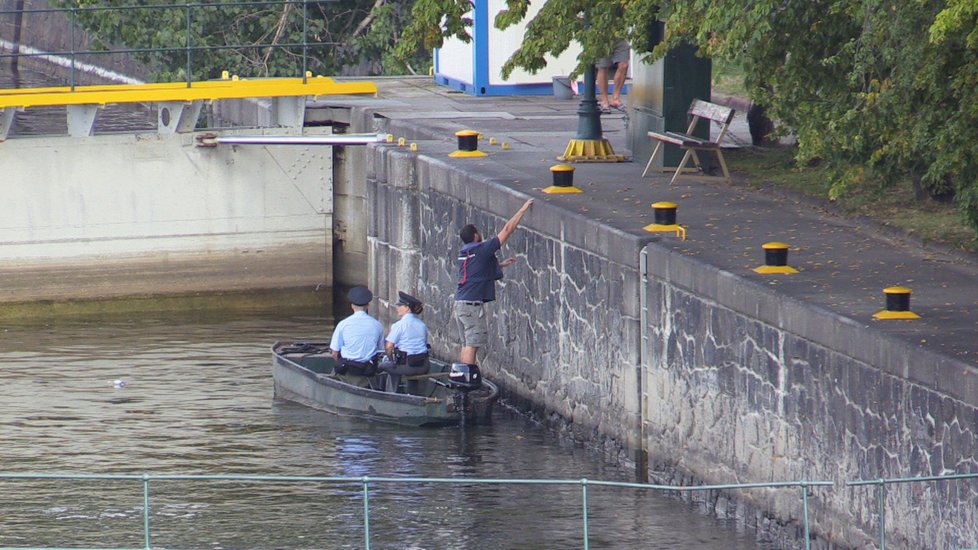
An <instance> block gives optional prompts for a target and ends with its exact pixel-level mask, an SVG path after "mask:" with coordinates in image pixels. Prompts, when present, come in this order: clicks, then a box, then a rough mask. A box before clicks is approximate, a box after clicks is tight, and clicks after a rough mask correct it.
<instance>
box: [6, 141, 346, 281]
mask: <svg viewBox="0 0 978 550" xmlns="http://www.w3.org/2000/svg"><path fill="white" fill-rule="evenodd" d="M304 131H305V133H307V134H324V133H329V128H306V129H305V130H304ZM262 132H264V133H267V134H274V135H283V134H287V133H290V132H293V133H294V131H292V130H287V129H281V128H275V129H266V130H247V131H244V130H240V131H233V132H232V131H229V132H222V135H226V134H239V135H242V134H246V135H257V134H261V133H262ZM332 187H333V181H332V148H331V147H326V146H296V145H292V146H284V145H282V146H262V145H249V146H227V145H221V146H218V147H216V148H202V147H196V146H195V144H194V135H180V134H177V135H158V134H139V135H131V134H126V135H97V136H92V137H87V138H72V137H44V138H20V139H11V140H8V141H6V142H0V261H4V262H17V263H25V262H26V263H30V262H32V261H48V260H93V261H94V260H96V259H98V258H117V257H132V256H149V257H153V256H163V255H166V254H171V253H177V254H184V253H186V254H200V253H214V252H235V251H255V250H260V249H262V248H265V247H281V246H287V245H293V244H295V245H298V244H303V245H309V244H319V245H321V246H322V247H324V248H326V249H327V252H328V248H329V247H330V246H331V244H332V212H333V203H332V191H333V190H332ZM326 258H329V254H328V253H327V254H326Z"/></svg>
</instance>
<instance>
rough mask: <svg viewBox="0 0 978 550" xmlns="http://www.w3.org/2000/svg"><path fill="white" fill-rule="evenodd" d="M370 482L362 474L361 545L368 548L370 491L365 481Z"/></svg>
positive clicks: (367, 549)
mask: <svg viewBox="0 0 978 550" xmlns="http://www.w3.org/2000/svg"><path fill="white" fill-rule="evenodd" d="M369 482H370V478H369V477H368V476H363V547H364V548H365V549H366V550H370V491H369V490H368V489H367V483H369Z"/></svg>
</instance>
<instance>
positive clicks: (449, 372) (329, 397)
mask: <svg viewBox="0 0 978 550" xmlns="http://www.w3.org/2000/svg"><path fill="white" fill-rule="evenodd" d="M272 357H273V360H272V377H273V378H274V381H275V397H276V398H278V399H285V400H287V401H293V402H296V403H300V404H302V405H306V406H308V407H312V408H314V409H319V410H323V411H327V412H331V413H336V414H342V415H349V416H361V417H364V418H368V419H371V420H378V421H382V422H392V423H396V424H404V425H409V426H439V425H451V424H463V425H464V424H488V423H489V422H490V421H491V419H492V407H493V404H494V403H495V402H496V399H497V398H498V397H499V388H498V387H497V386H496V385H495V384H494V383H492V382H491V381H489V380H486V379H484V378H481V376H480V375H478V373H477V371H476V372H475V373H473V372H471V371H470V370H469V367H471V366H470V365H464V364H449V363H445V362H442V361H437V360H434V359H432V360H431V370H430V372H429V373H428V374H425V375H420V376H405V377H403V378H404V380H405V382H406V383H405V385H404V386H405V389H404V391H405V393H393V392H388V391H383V388H384V383H383V380H380V378H382V377H351V376H349V375H337V374H334V373H333V367H334V366H335V365H336V361H335V360H334V359H333V357H332V356H331V355H330V352H329V344H328V343H326V342H309V341H279V342H276V343H275V344H274V345H272ZM375 388H378V389H375Z"/></svg>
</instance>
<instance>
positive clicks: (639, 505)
mask: <svg viewBox="0 0 978 550" xmlns="http://www.w3.org/2000/svg"><path fill="white" fill-rule="evenodd" d="M330 325H331V319H329V318H327V317H324V316H322V315H318V314H316V313H315V312H313V313H306V314H303V315H274V314H271V315H250V316H247V317H231V318H224V317H204V318H199V317H198V316H191V315H188V316H184V317H181V316H169V317H166V318H147V317H140V318H133V319H108V320H107V319H94V320H88V321H84V320H80V321H58V322H54V323H51V324H43V325H37V324H35V325H31V324H21V325H11V324H8V325H7V326H4V327H3V328H2V332H0V364H2V365H3V367H2V368H3V376H4V384H3V386H2V390H0V391H2V392H3V399H2V401H0V434H2V440H3V445H2V446H0V462H2V464H3V466H2V469H3V471H5V472H31V473H43V472H47V473H125V474H133V473H135V474H139V473H143V472H147V473H152V474H216V473H227V474H233V473H237V474H260V475H289V476H364V475H367V476H373V477H378V476H381V477H383V476H389V477H407V476H410V477H439V478H440V477H477V478H492V479H507V478H508V479H513V478H523V479H530V478H551V479H580V478H585V477H586V478H589V479H606V480H621V481H629V480H630V473H629V472H626V471H622V470H620V469H618V468H616V467H614V466H612V465H608V464H605V463H603V462H601V461H600V460H598V459H597V458H596V457H595V456H594V455H593V454H591V453H590V452H588V451H585V450H582V449H578V448H574V447H568V446H562V445H559V444H558V443H557V442H555V441H554V440H553V438H552V436H551V435H550V434H549V433H548V432H546V431H545V430H543V429H541V428H540V427H539V426H537V425H535V424H533V423H531V422H529V421H528V420H526V419H525V418H523V417H521V416H519V415H517V414H514V413H512V412H509V411H507V410H505V409H502V408H501V409H500V410H497V415H496V421H495V423H494V424H493V425H491V426H484V427H475V428H470V429H468V430H465V431H464V432H463V431H460V430H458V429H456V428H445V429H406V428H402V427H396V426H388V425H384V424H375V423H370V422H366V421H363V420H360V419H356V418H347V417H342V416H335V415H330V414H328V413H323V412H320V411H315V410H312V409H309V408H306V407H302V406H298V405H294V404H291V403H287V402H280V401H276V400H274V399H273V397H272V380H271V356H270V352H269V346H270V344H271V343H272V342H273V341H274V340H276V339H279V338H292V337H295V338H306V339H314V338H322V337H323V336H324V335H325V334H327V333H328V331H329V326H330ZM116 380H124V381H125V382H126V383H125V385H124V386H122V387H119V386H118V384H116V383H115V381H116ZM141 490H142V486H141V482H139V481H138V480H135V481H92V480H76V481H70V482H53V481H21V480H16V481H13V480H7V481H0V495H3V496H2V497H0V525H2V527H0V546H35V547H36V546H66V545H68V546H77V547H81V546H91V547H120V546H127V547H137V546H142V545H143V541H142V492H141ZM151 493H152V500H151V510H152V527H153V536H154V538H153V545H154V546H165V547H180V548H208V547H209V548H228V547H248V548H322V547H328V548H360V547H362V546H363V543H364V541H363V520H364V518H363V503H362V487H361V486H360V485H359V484H357V483H339V484H337V483H332V484H328V483H302V484H298V483H284V482H283V483H278V482H276V483H261V484H259V483H254V482H243V481H235V482H230V481H193V482H190V481H154V482H153V483H152V485H151ZM589 499H590V502H591V506H590V509H589V518H590V533H591V536H590V539H589V540H590V544H591V547H592V548H635V547H650V546H652V547H656V548H673V547H696V548H707V549H709V548H725V549H730V548H734V549H736V548H757V547H758V546H757V544H756V543H755V542H754V541H753V540H751V537H750V536H748V535H743V534H739V533H737V532H736V530H735V529H733V528H731V527H730V526H725V525H723V524H721V523H720V522H718V521H717V520H714V519H711V518H708V517H705V516H702V515H699V514H697V513H695V512H693V511H691V510H689V509H687V508H686V507H685V506H683V505H681V504H678V503H677V502H675V501H673V500H669V499H667V498H664V497H661V496H656V495H653V494H650V493H645V492H642V491H638V490H620V489H608V488H598V487H592V488H589ZM370 505H371V516H370V526H371V532H372V538H371V546H372V547H374V548H567V547H577V548H579V547H581V546H582V524H581V489H580V487H579V486H570V487H565V486H529V485H508V486H493V485H437V484H421V485H413V484H412V485H407V484H393V483H378V484H374V485H373V486H372V487H371V490H370Z"/></svg>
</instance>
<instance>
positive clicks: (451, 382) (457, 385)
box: [448, 363, 482, 393]
mask: <svg viewBox="0 0 978 550" xmlns="http://www.w3.org/2000/svg"><path fill="white" fill-rule="evenodd" d="M448 386H449V387H450V388H452V389H453V390H457V391H460V392H463V393H467V392H470V391H472V390H477V389H479V388H480V387H481V386H482V373H480V372H479V366H478V365H473V364H471V363H452V368H451V370H449V371H448Z"/></svg>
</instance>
